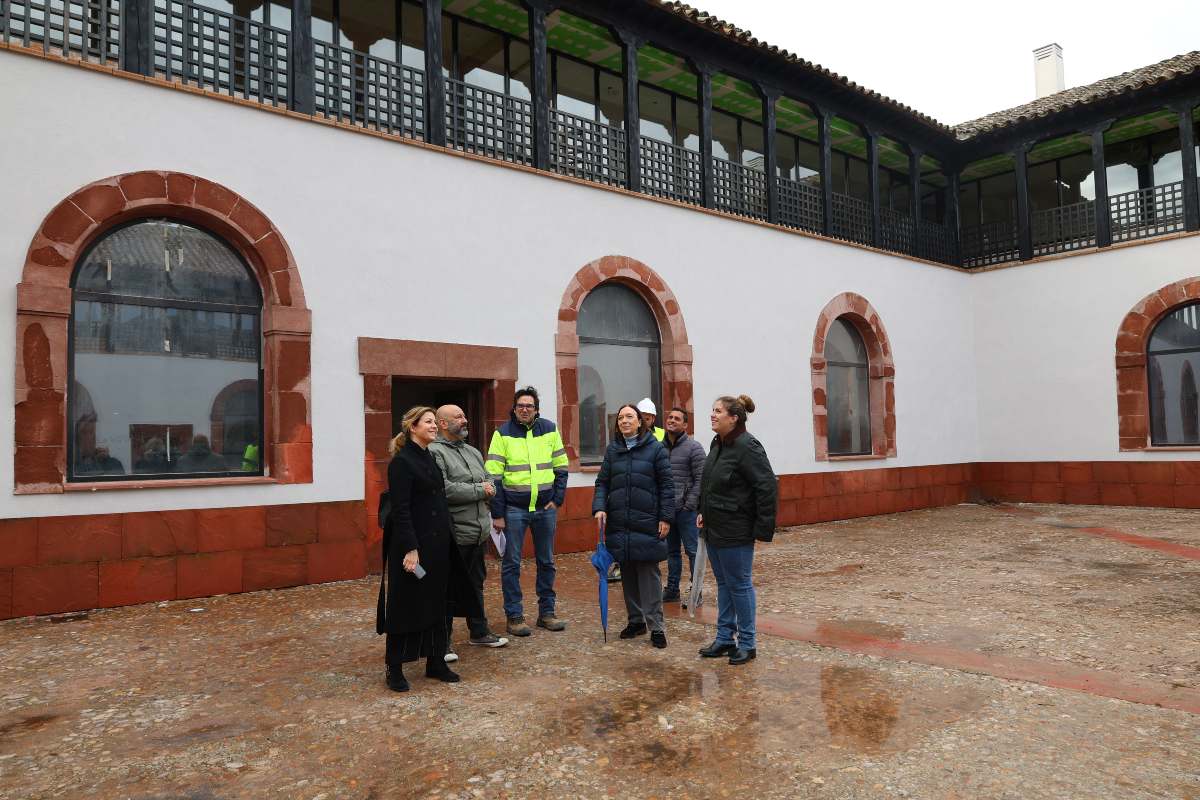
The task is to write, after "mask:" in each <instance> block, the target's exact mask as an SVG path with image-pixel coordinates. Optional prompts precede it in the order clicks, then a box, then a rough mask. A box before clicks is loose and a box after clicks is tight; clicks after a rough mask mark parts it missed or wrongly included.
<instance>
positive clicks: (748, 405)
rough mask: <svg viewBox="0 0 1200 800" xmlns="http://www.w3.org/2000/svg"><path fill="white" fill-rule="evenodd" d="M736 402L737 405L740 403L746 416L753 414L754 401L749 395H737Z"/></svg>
mask: <svg viewBox="0 0 1200 800" xmlns="http://www.w3.org/2000/svg"><path fill="white" fill-rule="evenodd" d="M738 402H739V403H741V404H742V407H743V408H745V409H746V413H747V414H753V413H754V401H753V400H751V399H750V395H748V394H739V395H738Z"/></svg>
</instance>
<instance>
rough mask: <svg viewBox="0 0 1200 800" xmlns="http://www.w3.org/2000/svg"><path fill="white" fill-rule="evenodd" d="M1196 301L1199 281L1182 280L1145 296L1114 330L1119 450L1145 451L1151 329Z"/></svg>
mask: <svg viewBox="0 0 1200 800" xmlns="http://www.w3.org/2000/svg"><path fill="white" fill-rule="evenodd" d="M1197 300H1200V277H1192V278H1184V279H1183V280H1181V281H1176V282H1175V283H1172V284H1169V285H1167V286H1164V287H1163V288H1161V289H1159V290H1158V291H1156V292H1153V293H1151V294H1148V295H1146V297H1144V298H1142V301H1141V302H1140V303H1138V304H1137V305H1136V306H1134V307H1133V308H1132V309H1131V310H1130V312H1129V313H1128V314H1126V315H1125V319H1123V320H1122V321H1121V327H1120V328H1119V329H1118V330H1117V357H1116V364H1117V436H1118V440H1119V445H1120V448H1121V450H1123V451H1125V450H1149V449H1151V444H1150V391H1149V386H1148V385H1147V378H1146V351H1147V349H1148V348H1149V345H1150V334H1151V332H1152V331H1153V330H1154V326H1155V325H1157V324H1158V323H1159V321H1160V320H1161V319H1162V318H1163V317H1165V316H1166V315H1167V314H1169V313H1170V312H1172V311H1174V310H1175V309H1176V308H1177V307H1178V306H1181V305H1183V304H1185V303H1192V302H1195V301H1197ZM1170 449H1177V448H1170Z"/></svg>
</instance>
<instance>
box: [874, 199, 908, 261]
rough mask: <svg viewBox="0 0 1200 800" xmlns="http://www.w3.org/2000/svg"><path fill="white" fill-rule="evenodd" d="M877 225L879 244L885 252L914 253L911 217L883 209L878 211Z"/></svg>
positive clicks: (889, 209)
mask: <svg viewBox="0 0 1200 800" xmlns="http://www.w3.org/2000/svg"><path fill="white" fill-rule="evenodd" d="M879 223H880V225H881V230H880V244H881V245H882V246H883V248H884V249H885V250H893V251H895V252H897V253H908V254H910V255H911V254H913V253H915V252H916V242H915V241H914V240H913V221H912V217H910V216H907V215H905V214H901V213H900V212H899V211H896V210H894V209H891V208H883V209H880V210H879Z"/></svg>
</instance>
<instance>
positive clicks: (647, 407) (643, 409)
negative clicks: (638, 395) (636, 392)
mask: <svg viewBox="0 0 1200 800" xmlns="http://www.w3.org/2000/svg"><path fill="white" fill-rule="evenodd" d="M637 410H638V413H639V414H641V415H642V422H644V423H646V427H647V428H653V429H654V438H655V439H658V440H659V441H660V442H661V441H662V440H663V437H664V436H666V435H667V432H666V431H664V430H663V429H662V428H660V427H658V426H657V425H655V424H654V420H656V419H658V409H657V408H655V407H654V401H653V400H651V399H650V398H649V397H643V398H642V401H641V402H640V403H638V404H637Z"/></svg>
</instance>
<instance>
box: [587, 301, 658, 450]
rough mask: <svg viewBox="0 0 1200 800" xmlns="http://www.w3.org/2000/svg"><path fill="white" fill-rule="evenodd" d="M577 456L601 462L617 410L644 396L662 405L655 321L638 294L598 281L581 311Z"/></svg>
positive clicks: (656, 324) (656, 325)
mask: <svg viewBox="0 0 1200 800" xmlns="http://www.w3.org/2000/svg"><path fill="white" fill-rule="evenodd" d="M576 330H577V332H578V335H579V371H578V382H579V383H578V386H579V458H580V461H581V462H583V463H597V462H599V461H601V460H603V458H604V449H605V447H607V446H608V440H609V436H610V431H612V427H613V420H614V419H615V418H616V413H617V408H618V407H619V406H621V405H622V404H624V403H636V402H637V401H639V400H641V399H642V398H643V397H649V398H651V399H652V400H654V403H655V405H661V399H660V398H661V383H662V365H661V362H660V360H659V349H660V340H659V335H658V323H657V321H656V320H655V319H654V314H653V313H652V312H651V310H650V307H649V306H648V305H646V302H645V301H644V300H642V298H641V297H639V296H638V294H637V292H635V291H634V290H632V289H630V288H629V287H627V286H623V285H621V284H620V283H615V282H610V283H602V284H600V285H599V286H597V287H596V288H595V289H593V290H592V291H591V292H589V293H588V295H587V297H585V298H584V300H583V305H582V306H581V307H580V309H579V321H578V323H577V328H576Z"/></svg>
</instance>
